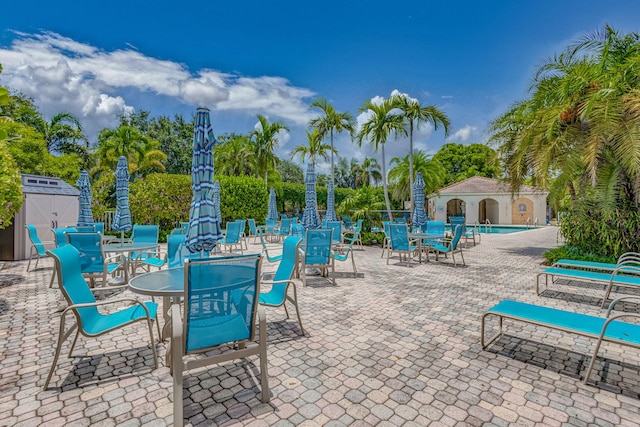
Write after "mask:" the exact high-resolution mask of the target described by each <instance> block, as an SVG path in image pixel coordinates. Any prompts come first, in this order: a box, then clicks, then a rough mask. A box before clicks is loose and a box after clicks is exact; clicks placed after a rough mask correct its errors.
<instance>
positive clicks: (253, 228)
mask: <svg viewBox="0 0 640 427" xmlns="http://www.w3.org/2000/svg"><path fill="white" fill-rule="evenodd" d="M247 222H249V232H250V233H251V235H253V236H257V235H258V228H257V227H256V221H255V220H254V219H253V218H249V219H248V220H247Z"/></svg>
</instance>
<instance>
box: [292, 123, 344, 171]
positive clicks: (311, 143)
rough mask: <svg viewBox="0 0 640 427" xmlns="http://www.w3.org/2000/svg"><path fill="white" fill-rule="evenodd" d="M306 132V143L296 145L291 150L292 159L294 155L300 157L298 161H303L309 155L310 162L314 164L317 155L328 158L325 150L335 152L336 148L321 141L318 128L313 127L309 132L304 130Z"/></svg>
mask: <svg viewBox="0 0 640 427" xmlns="http://www.w3.org/2000/svg"><path fill="white" fill-rule="evenodd" d="M305 132H306V134H307V141H308V145H298V146H297V147H295V148H294V149H293V150H292V151H291V158H292V159H293V158H294V157H295V156H296V155H298V156H299V157H300V161H301V162H302V163H304V160H305V159H306V158H307V157H309V159H310V160H311V163H313V164H314V165H315V164H316V161H317V160H318V157H322V158H323V159H325V160H329V156H328V155H327V151H330V152H331V153H337V150H336V149H335V148H333V147H332V146H330V145H329V144H323V143H322V136H321V135H320V132H318V129H314V130H313V131H311V132H309V131H308V130H307V131H305Z"/></svg>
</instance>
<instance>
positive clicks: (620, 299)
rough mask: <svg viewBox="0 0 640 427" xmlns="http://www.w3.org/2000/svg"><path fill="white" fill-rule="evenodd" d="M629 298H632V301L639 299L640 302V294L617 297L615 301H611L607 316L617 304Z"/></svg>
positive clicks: (639, 302)
mask: <svg viewBox="0 0 640 427" xmlns="http://www.w3.org/2000/svg"><path fill="white" fill-rule="evenodd" d="M628 300H632V301H633V300H635V301H637V303H638V304H640V296H625V297H620V298H616V299H614V300H613V301H611V303H610V304H609V308H608V309H607V317H609V316H610V315H611V312H612V311H613V308H614V306H615V305H616V304H618V303H619V302H622V301H628Z"/></svg>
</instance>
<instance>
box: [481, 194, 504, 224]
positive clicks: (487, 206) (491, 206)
mask: <svg viewBox="0 0 640 427" xmlns="http://www.w3.org/2000/svg"><path fill="white" fill-rule="evenodd" d="M499 207H500V204H499V203H498V201H497V200H494V199H482V200H480V203H478V222H479V223H480V224H484V223H486V222H487V220H489V222H490V223H491V224H499V223H500V209H499Z"/></svg>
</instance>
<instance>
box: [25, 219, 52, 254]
mask: <svg viewBox="0 0 640 427" xmlns="http://www.w3.org/2000/svg"><path fill="white" fill-rule="evenodd" d="M25 227H26V229H27V232H28V233H29V240H31V244H32V245H33V246H34V247H35V249H36V250H37V252H38V255H40V256H47V251H46V250H45V247H44V244H43V243H42V241H41V240H40V237H38V231H37V229H36V226H35V225H25Z"/></svg>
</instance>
